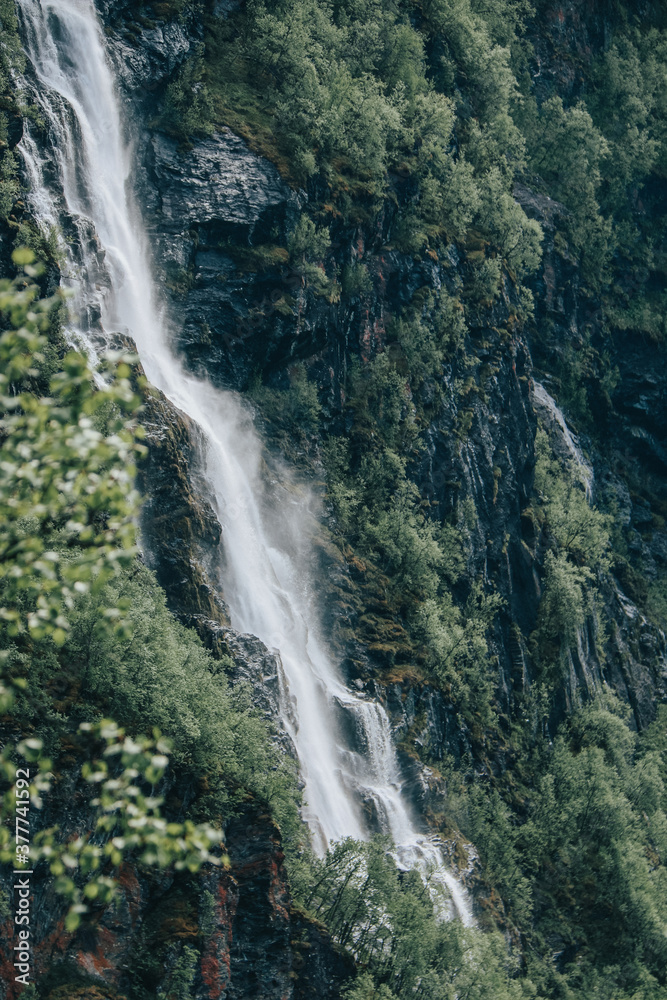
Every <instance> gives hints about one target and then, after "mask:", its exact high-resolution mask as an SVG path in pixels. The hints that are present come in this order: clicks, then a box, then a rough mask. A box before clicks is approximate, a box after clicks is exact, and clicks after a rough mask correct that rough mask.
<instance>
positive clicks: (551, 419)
mask: <svg viewBox="0 0 667 1000" xmlns="http://www.w3.org/2000/svg"><path fill="white" fill-rule="evenodd" d="M532 398H533V404H534V405H535V408H536V409H537V410H538V411H539V413H540V415H541V416H542V418H543V419H544V421H545V424H546V425H547V427H554V428H555V430H556V433H557V434H558V437H559V438H560V440H561V441H562V443H563V448H564V451H565V457H567V458H568V459H569V460H570V461H571V462H572V464H573V467H574V470H575V473H576V475H577V476H578V478H579V480H580V481H581V484H582V486H583V487H584V490H585V492H586V499H587V500H588V502H589V503H592V500H593V481H594V477H593V468H592V466H591V464H590V462H588V461H587V460H586V458H585V457H584V453H583V451H582V450H581V447H580V445H579V441H578V440H577V438H576V437H575V435H574V434H573V433H572V431H571V430H570V428H569V427H568V426H567V421H566V420H565V414H564V413H563V411H562V410H561V408H560V407H559V405H558V403H557V402H556V400H555V399H554V398H553V396H550V395H549V393H548V392H547V390H546V389H545V388H544V386H543V385H542V384H541V383H540V382H534V383H533V388H532Z"/></svg>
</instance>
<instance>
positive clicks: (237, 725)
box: [0, 250, 298, 996]
mask: <svg viewBox="0 0 667 1000" xmlns="http://www.w3.org/2000/svg"><path fill="white" fill-rule="evenodd" d="M14 259H15V262H16V263H17V264H18V265H23V266H24V267H25V270H26V273H27V274H28V276H32V275H33V274H34V269H32V268H31V265H30V261H31V260H32V252H31V251H27V250H23V251H16V252H15V254H14ZM58 304H59V298H57V297H56V299H54V300H48V301H40V300H39V299H38V298H37V289H36V287H35V286H34V285H31V284H29V283H28V282H27V281H25V280H20V281H17V282H15V283H13V284H12V283H10V282H7V281H5V282H3V283H2V285H1V286H0V309H1V310H2V312H3V315H4V317H5V320H6V322H5V327H6V329H5V331H4V332H3V334H2V336H1V337H0V358H1V360H2V374H1V375H0V379H1V382H0V386H1V388H2V406H3V410H4V412H5V416H4V419H3V421H2V424H1V425H0V428H1V431H2V441H1V448H2V451H1V461H0V515H1V516H2V528H1V529H0V560H1V562H0V565H1V567H2V590H1V593H2V598H3V601H4V606H3V608H2V617H1V627H0V650H1V657H2V659H1V662H2V666H3V682H4V683H3V687H2V690H1V691H0V700H1V704H2V710H3V712H6V711H7V710H11V713H12V714H11V719H10V721H11V722H12V725H13V726H14V727H15V729H18V730H20V729H23V730H24V731H25V730H28V731H30V732H31V736H30V738H29V739H27V740H24V741H23V742H22V743H20V744H19V746H18V747H17V753H18V754H23V755H24V756H26V757H27V759H28V760H29V761H31V762H32V763H34V765H35V767H34V768H33V775H34V778H33V782H32V784H30V783H29V782H28V781H27V780H26V779H23V778H20V779H19V781H14V778H15V774H16V763H15V760H14V756H15V755H14V752H13V749H12V746H11V743H9V742H8V743H6V745H5V747H4V749H3V751H2V754H1V756H0V769H1V775H2V777H3V779H5V780H6V781H7V782H8V783H9V784H10V787H9V790H8V792H7V794H6V795H5V796H4V799H3V802H2V817H3V825H2V827H0V857H1V859H2V860H3V861H8V860H13V859H15V858H16V857H17V856H18V854H19V853H23V852H22V850H21V851H19V849H18V848H19V846H20V845H19V842H20V837H19V834H18V831H17V837H16V838H14V837H13V836H11V835H10V833H9V830H8V829H7V827H6V826H5V824H4V821H5V820H7V819H11V818H12V817H13V815H14V808H15V798H19V799H22V798H23V797H26V798H27V799H29V800H30V802H31V805H32V806H33V808H35V809H39V808H41V807H42V799H41V797H40V795H41V794H44V793H47V792H51V790H52V780H53V775H52V774H51V767H52V764H51V761H50V760H49V759H47V758H46V757H45V756H44V755H43V746H44V739H43V738H42V733H43V734H44V737H45V738H46V740H47V741H48V742H50V744H51V745H52V747H53V748H54V749H56V750H58V748H59V744H60V739H61V738H63V737H65V736H67V737H68V738H70V737H71V728H72V723H73V722H75V719H76V716H78V718H79V719H82V718H83V720H84V721H82V722H81V723H80V725H79V726H78V730H76V737H75V738H76V739H77V740H84V739H85V734H86V733H90V734H92V736H93V737H95V739H96V740H97V741H98V744H99V743H101V757H100V759H97V760H96V759H94V757H93V755H92V754H91V753H90V752H87V750H88V751H89V750H90V749H92V748H85V747H83V746H82V747H81V758H82V760H83V764H82V765H79V771H80V775H81V777H82V779H83V780H84V781H85V782H87V783H89V784H91V785H93V786H96V789H97V795H96V797H95V798H94V799H93V800H92V802H91V806H92V807H93V809H92V812H91V818H90V826H89V832H88V833H84V834H80V835H77V836H75V837H72V838H70V839H69V840H68V841H67V842H66V843H64V842H63V840H62V838H61V834H60V832H59V831H58V830H57V829H56V828H52V829H48V830H43V831H40V832H39V833H38V834H37V835H36V836H35V837H34V839H33V843H32V847H31V855H30V859H31V862H32V864H33V865H37V864H38V863H39V862H40V861H41V860H44V861H46V862H47V863H48V864H49V867H50V870H51V873H52V874H53V875H54V876H55V877H56V881H55V888H56V891H57V892H59V893H61V894H62V895H63V896H64V897H65V898H66V899H67V900H69V902H70V904H71V905H70V911H69V914H68V917H67V926H68V928H69V929H70V930H73V929H75V928H76V926H77V925H78V922H79V919H80V914H81V913H82V912H84V911H85V909H86V905H87V903H86V901H90V900H97V901H99V902H103V903H106V902H108V901H109V900H110V898H111V895H112V893H113V889H114V881H113V877H112V875H113V872H112V869H111V874H109V871H110V869H109V868H108V865H111V866H112V868H113V867H114V866H117V865H118V864H120V862H121V861H122V860H123V858H124V857H128V856H133V857H134V858H135V859H136V860H137V861H138V862H140V863H142V864H146V865H159V866H162V867H165V866H174V867H176V868H177V869H178V868H187V869H188V870H191V871H195V870H197V869H198V868H199V867H200V866H201V865H202V864H203V863H205V862H215V863H218V862H217V861H216V859H215V858H214V857H213V855H212V854H211V849H212V848H213V847H214V846H215V845H216V844H218V843H219V842H220V840H221V839H222V837H221V834H220V832H219V830H216V829H214V828H213V827H212V826H211V825H210V824H209V823H208V822H203V823H200V824H199V825H195V823H194V822H193V821H192V820H191V819H185V820H184V821H181V822H169V821H168V820H167V819H165V818H164V817H163V815H162V812H161V807H162V805H163V801H162V799H161V798H160V797H158V796H156V795H155V793H154V788H155V786H156V785H158V784H159V783H160V781H161V779H162V777H163V775H164V772H165V769H166V766H167V764H168V753H169V752H170V747H171V744H170V743H168V742H167V741H165V740H164V739H163V738H161V737H160V732H159V729H157V728H156V726H159V727H160V728H161V729H163V730H164V731H165V733H166V734H167V735H168V736H169V737H171V738H172V740H173V745H174V759H175V762H176V764H177V765H178V767H179V768H180V769H181V771H183V770H184V769H188V770H189V773H190V775H191V776H192V775H197V776H201V777H202V779H203V778H204V776H206V780H207V783H208V788H209V794H208V799H207V800H206V799H205V798H204V800H203V801H202V802H201V803H200V804H199V811H200V813H202V814H203V815H204V816H205V818H206V819H208V818H209V816H210V817H211V818H212V819H214V821H215V822H216V824H217V825H218V826H219V825H220V822H221V818H222V813H223V812H224V811H227V810H228V809H229V808H232V806H233V800H234V799H235V797H238V798H243V797H244V796H247V795H248V793H251V794H253V793H254V794H255V795H257V796H258V797H261V798H262V800H263V801H265V802H266V803H267V804H268V803H269V802H271V803H272V806H273V809H274V813H275V815H276V816H278V818H280V819H281V820H283V821H284V823H285V829H286V830H288V829H289V826H290V824H292V828H294V829H296V827H298V816H297V812H296V791H295V783H294V775H293V772H292V770H291V768H290V767H289V766H288V765H286V764H285V763H284V762H282V763H281V762H280V761H276V759H275V756H274V752H273V750H272V747H271V745H270V742H269V737H268V734H267V731H266V727H265V725H264V724H263V723H262V722H261V721H260V720H259V719H258V717H257V715H256V713H255V712H254V711H253V709H252V708H251V701H250V697H249V695H248V694H247V693H246V692H244V691H243V690H241V689H238V690H235V691H234V692H231V693H230V692H229V690H228V688H227V683H226V678H225V675H224V673H222V668H223V666H224V664H223V662H222V661H221V662H219V663H216V662H215V661H213V659H212V657H211V656H210V654H208V653H206V652H205V651H204V650H203V648H202V646H201V643H200V641H199V639H198V638H197V637H196V636H195V635H194V634H193V633H191V632H189V631H188V630H187V629H185V628H183V627H182V626H180V625H178V624H177V622H176V621H175V620H174V618H173V617H172V616H171V614H170V613H169V611H168V610H167V608H166V603H165V595H164V593H163V592H162V591H161V590H160V589H159V588H158V587H157V584H156V583H155V580H154V578H153V576H152V574H150V573H149V571H148V570H147V569H145V568H144V567H143V566H141V565H139V564H137V563H136V556H135V550H134V524H133V520H134V517H135V515H136V507H137V504H136V496H135V494H134V492H133V488H132V480H133V473H134V467H133V461H134V457H135V456H136V455H138V454H140V453H141V452H142V449H141V446H140V445H139V444H138V437H139V433H138V428H137V427H136V423H135V415H136V412H137V408H138V400H137V398H136V397H135V395H134V394H133V392H132V389H131V386H130V375H131V371H130V368H129V366H128V365H127V363H126V362H125V361H122V362H121V364H120V365H118V366H117V367H116V377H115V380H114V381H109V382H106V383H105V384H104V386H103V387H102V388H96V387H95V384H94V380H93V375H92V372H91V371H90V369H89V368H88V366H87V363H86V360H85V358H83V357H81V356H80V355H78V354H76V353H74V352H68V353H66V354H65V356H64V357H63V358H61V359H60V364H57V363H56V361H55V360H54V357H53V354H52V352H51V350H50V349H49V345H48V342H47V338H46V333H47V332H48V331H49V323H50V318H51V316H52V312H53V308H54V305H58ZM43 365H44V366H45V367H46V369H47V371H49V375H50V378H48V379H47V382H49V383H50V391H51V395H50V397H44V396H38V395H35V394H34V392H32V391H30V389H31V388H36V387H37V388H38V387H39V386H40V385H43V384H44V381H45V380H44V371H42V370H40V368H41V366H43ZM54 368H55V369H56V370H55V372H53V369H54ZM121 609H122V610H123V611H124V613H125V618H124V620H123V622H122V626H123V627H122V628H121V629H118V628H117V629H115V630H113V631H112V630H111V629H109V628H108V627H106V625H107V623H108V622H109V621H115V620H117V619H118V618H119V616H120V615H121ZM65 614H66V615H67V617H65ZM26 674H27V675H28V676H27V678H26ZM63 678H67V679H68V683H69V684H70V685H72V687H73V690H74V691H75V692H76V694H75V696H74V699H73V700H72V701H71V702H70V704H69V705H67V706H66V707H67V708H68V709H69V713H68V714H69V718H67V717H66V716H65V715H63V714H62V713H63V707H64V706H63V705H62V704H60V705H57V704H56V703H54V700H53V695H52V694H51V692H52V690H53V688H54V685H56V686H57V684H58V683H59V681H61V680H62V679H63ZM7 680H10V681H12V682H13V684H14V687H15V689H16V692H17V693H16V692H15V691H13V690H11V687H8V686H5V685H6V682H7ZM102 706H104V710H106V709H108V708H111V709H112V710H113V712H114V714H115V717H116V719H120V720H122V721H125V720H126V721H127V722H128V724H129V725H130V726H131V727H132V731H133V732H134V733H139V734H142V733H146V732H152V733H153V738H152V739H151V738H149V737H146V736H143V735H137V736H135V737H130V736H128V735H126V733H125V731H124V730H122V729H119V727H118V724H117V722H115V721H113V722H112V721H109V720H108V719H103V720H102V721H101V722H99V721H97V720H99V718H100V715H102V714H103V713H102V712H101V711H100V708H101V707H102ZM95 752H99V751H95ZM35 772H36V773H35ZM149 789H150V790H149ZM103 864H105V865H106V866H107V867H105V868H104V874H102V873H101V872H102V865H103ZM184 960H185V959H184ZM186 964H187V963H186ZM191 964H192V963H191V962H190V964H189V965H187V968H186V966H185V965H184V966H183V968H182V969H181V970H180V973H179V975H180V974H181V973H182V975H181V979H179V980H178V982H179V983H180V982H181V980H182V981H183V983H185V979H186V978H187V975H186V974H189V973H188V969H190V966H191ZM175 974H176V973H174V975H175ZM190 978H191V977H190ZM179 989H181V987H179ZM184 990H185V986H183V988H182V989H181V992H180V993H179V995H182V996H186V993H185V992H183V991H184Z"/></svg>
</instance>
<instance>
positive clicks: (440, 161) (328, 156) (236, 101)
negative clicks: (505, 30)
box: [205, 0, 540, 283]
mask: <svg viewBox="0 0 667 1000" xmlns="http://www.w3.org/2000/svg"><path fill="white" fill-rule="evenodd" d="M526 9H527V8H526V6H525V5H523V6H522V10H523V11H524V13H525V11H526ZM491 21H493V28H492V31H491V32H490V30H489V27H488V26H487V24H486V21H485V13H484V12H482V11H479V12H478V11H477V10H476V9H475V6H474V5H471V4H469V3H460V4H457V5H455V6H454V7H452V6H451V5H449V4H446V5H445V4H442V3H428V4H424V5H423V16H422V17H421V18H419V19H417V18H415V17H414V16H413V11H412V10H411V9H410V8H409V6H406V5H405V4H404V3H402V2H399V0H391V2H389V3H380V2H379V0H359V2H355V3H344V2H336V3H332V4H330V5H329V4H327V5H323V4H321V3H318V2H316V0H282V2H280V3H278V4H273V5H271V6H268V5H266V4H264V3H261V2H252V3H248V4H246V5H245V6H244V8H243V9H242V11H239V12H238V13H237V14H236V15H234V16H233V17H231V18H225V19H224V20H216V19H212V20H211V21H210V22H209V34H208V36H207V53H206V67H207V69H206V77H205V83H206V84H207V85H209V84H210V87H211V93H212V94H213V95H214V104H215V106H216V107H217V108H218V109H219V112H218V113H219V114H220V115H221V119H222V120H223V121H226V122H227V123H229V124H231V125H232V127H234V128H237V129H240V130H241V131H242V132H243V134H246V135H247V137H248V138H249V140H250V141H251V143H254V144H255V145H256V147H257V148H258V149H259V150H260V151H261V152H263V153H265V154H266V153H267V152H268V154H269V155H270V156H273V158H274V159H275V160H277V161H278V163H279V165H280V166H281V169H283V172H285V167H286V162H285V161H287V162H288V163H289V167H288V168H287V169H289V171H290V173H291V175H292V176H293V177H294V179H296V180H297V181H299V182H300V183H304V182H305V181H306V180H307V178H309V177H311V176H312V175H314V174H315V173H319V174H320V175H321V176H322V178H323V179H324V180H325V181H326V182H327V183H328V185H329V188H330V190H331V193H332V198H333V200H334V201H338V203H339V204H340V206H341V208H342V210H343V211H344V212H352V213H359V212H360V211H367V212H368V211H376V210H377V207H378V205H379V202H380V200H381V199H383V198H385V197H387V196H389V194H390V175H391V174H392V173H393V172H398V173H400V175H401V176H406V175H409V176H410V177H411V181H412V186H413V189H414V196H411V197H410V198H409V201H406V202H405V203H403V204H401V207H400V212H399V217H398V220H397V223H396V225H395V226H394V229H393V232H392V235H391V239H392V243H393V244H394V245H396V246H398V247H401V248H402V249H403V250H405V251H406V252H408V253H415V254H418V253H420V252H422V251H423V250H424V249H425V248H427V249H429V250H431V252H434V251H433V246H437V245H438V243H439V241H441V240H447V239H449V240H451V239H459V240H460V239H463V238H464V237H465V234H466V233H467V232H468V230H469V229H470V228H471V226H472V225H473V224H474V225H476V226H477V227H478V228H484V229H485V230H486V232H487V234H488V236H489V239H490V242H491V243H492V244H493V246H494V248H495V252H497V253H498V254H499V255H500V256H501V257H507V260H508V263H509V266H510V267H511V268H512V269H513V270H514V271H515V272H516V274H517V275H518V276H521V275H522V274H524V273H527V272H528V271H529V270H531V269H533V268H534V267H535V266H536V264H537V262H538V260H539V244H540V233H539V227H538V226H537V224H536V223H534V222H531V221H529V220H528V219H527V218H526V216H525V215H524V213H523V211H522V209H521V208H520V207H519V206H518V205H517V203H516V202H515V201H514V200H513V199H512V197H511V195H510V190H511V180H512V176H513V172H514V170H515V168H516V167H517V166H518V165H520V164H521V163H522V161H523V139H522V137H521V135H520V133H519V130H518V129H517V127H516V125H515V124H514V123H513V121H512V118H511V115H510V105H511V103H512V100H513V97H514V95H515V91H516V81H515V80H514V77H513V74H512V70H511V67H510V61H509V50H508V49H506V48H502V47H501V46H499V45H498V44H496V43H495V41H494V38H493V37H492V33H494V34H496V35H497V34H498V30H499V29H498V25H499V20H498V18H495V19H493V18H492V19H491ZM520 22H521V18H520V17H519V16H516V17H514V18H513V19H512V18H510V23H512V24H513V25H514V26H513V27H510V29H509V37H513V35H514V31H515V30H516V28H517V26H518V25H519V24H520ZM443 46H445V47H446V48H447V55H445V54H444V53H443V52H442V47H443ZM450 64H451V66H452V78H451V79H450V75H449V72H448V71H446V70H444V67H445V65H450ZM457 75H459V79H460V80H463V79H465V80H466V85H465V88H464V89H465V94H464V93H463V92H459V91H458V90H457V91H456V93H455V94H454V95H453V96H450V92H451V90H452V87H451V83H452V80H453V79H454V78H455V77H456V76H457ZM269 132H270V134H269ZM272 144H273V147H272V148H271V146H272ZM363 200H365V202H366V206H367V207H364V209H363V210H362V207H361V205H360V204H359V203H360V201H363ZM373 206H375V208H373ZM346 280H347V281H348V283H349V280H350V276H349V275H348V277H347V279H346Z"/></svg>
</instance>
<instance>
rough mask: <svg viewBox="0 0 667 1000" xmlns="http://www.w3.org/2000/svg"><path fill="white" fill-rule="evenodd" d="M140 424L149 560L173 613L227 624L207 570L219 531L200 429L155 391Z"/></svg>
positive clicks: (143, 530) (144, 530) (141, 486)
mask: <svg viewBox="0 0 667 1000" xmlns="http://www.w3.org/2000/svg"><path fill="white" fill-rule="evenodd" d="M142 423H143V426H144V428H145V430H146V439H145V443H146V445H147V448H148V454H147V456H146V458H145V459H144V460H143V461H142V462H141V464H140V466H139V476H138V482H137V485H138V487H139V489H140V490H141V492H142V493H143V495H144V497H145V500H144V503H143V505H142V508H141V518H140V524H141V534H142V540H143V548H144V552H145V559H146V562H147V563H148V565H149V566H150V567H151V569H153V570H155V573H156V575H157V578H158V582H159V583H160V586H161V587H163V589H164V590H165V592H166V594H167V602H168V605H169V607H170V608H171V610H172V611H175V612H177V613H178V614H179V615H180V616H182V617H191V616H199V617H203V618H206V619H212V620H214V621H216V622H217V623H219V624H223V623H228V621H229V619H228V616H227V610H226V608H225V605H224V603H223V601H222V599H221V597H220V596H219V594H218V593H217V591H216V587H215V584H214V583H213V582H212V579H215V577H214V576H213V577H212V575H211V570H210V566H209V563H210V559H211V558H212V553H213V552H214V551H215V549H216V548H217V545H218V543H219V541H220V534H221V531H220V524H219V522H218V520H217V518H216V516H215V514H214V512H213V509H212V507H211V505H210V503H209V501H208V499H207V496H206V494H207V490H206V485H205V482H204V480H203V477H202V476H201V475H200V467H199V460H200V454H201V453H200V450H199V441H198V438H197V431H196V428H195V426H194V425H193V424H192V422H191V421H190V420H189V419H188V418H187V417H186V416H185V415H184V414H183V413H180V412H179V411H178V410H177V409H176V408H175V407H174V406H173V405H172V404H171V403H170V402H169V401H168V400H167V399H166V398H165V397H164V396H163V395H162V394H161V393H159V392H157V391H156V390H155V389H151V390H149V391H148V393H147V395H146V400H145V407H144V414H143V417H142Z"/></svg>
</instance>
